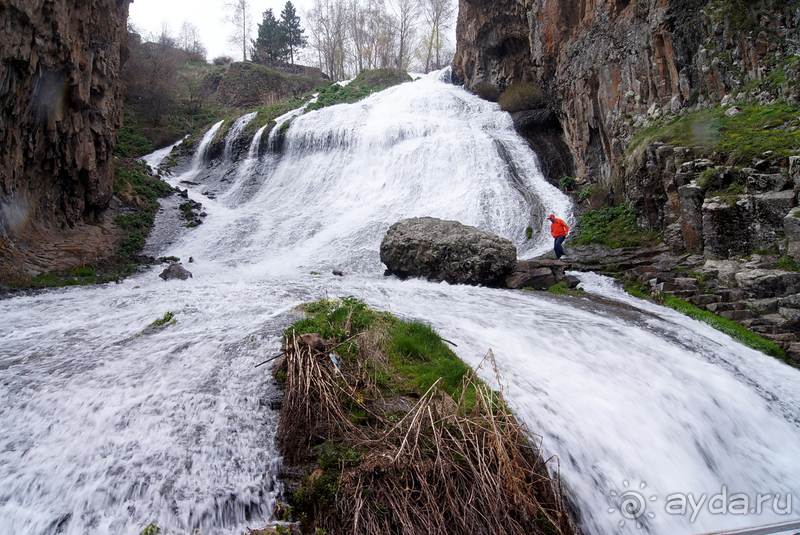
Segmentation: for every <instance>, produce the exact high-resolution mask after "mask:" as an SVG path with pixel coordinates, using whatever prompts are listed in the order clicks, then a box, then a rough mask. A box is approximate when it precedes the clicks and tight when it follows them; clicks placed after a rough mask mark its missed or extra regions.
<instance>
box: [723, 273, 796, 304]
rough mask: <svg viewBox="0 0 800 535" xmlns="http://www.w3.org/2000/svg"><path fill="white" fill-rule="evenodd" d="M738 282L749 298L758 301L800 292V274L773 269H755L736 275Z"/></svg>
mask: <svg viewBox="0 0 800 535" xmlns="http://www.w3.org/2000/svg"><path fill="white" fill-rule="evenodd" d="M736 282H737V283H739V287H740V288H741V289H742V290H743V291H744V292H745V293H747V295H748V296H750V297H754V298H756V299H761V298H765V297H785V296H788V295H791V294H796V293H798V291H800V273H797V272H794V271H779V270H772V269H753V270H747V271H740V272H739V273H737V274H736Z"/></svg>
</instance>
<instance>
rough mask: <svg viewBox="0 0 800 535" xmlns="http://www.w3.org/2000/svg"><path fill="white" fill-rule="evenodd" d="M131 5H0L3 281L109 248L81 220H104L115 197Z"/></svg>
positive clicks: (45, 1) (39, 0)
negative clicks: (122, 74) (115, 153)
mask: <svg viewBox="0 0 800 535" xmlns="http://www.w3.org/2000/svg"><path fill="white" fill-rule="evenodd" d="M129 3H130V0H87V1H83V2H69V1H67V0H27V1H20V0H0V57H1V58H2V62H0V110H2V112H0V113H2V116H0V117H1V119H0V123H2V128H0V276H3V277H4V278H8V277H9V276H13V275H14V274H17V275H18V274H19V273H20V272H27V273H28V274H33V273H36V272H38V271H41V270H42V269H55V268H59V267H67V266H69V265H75V264H77V263H80V262H85V261H87V260H92V259H93V258H92V257H96V256H102V255H103V254H108V253H109V252H110V251H111V250H113V247H112V246H110V245H109V243H108V241H109V238H108V236H105V235H104V233H103V231H102V229H101V228H99V227H91V229H89V228H86V227H87V226H86V225H84V223H83V222H84V221H85V220H98V219H101V216H102V214H103V212H104V211H105V210H106V208H107V207H108V206H109V202H110V201H111V199H112V195H113V179H114V163H113V158H112V151H113V149H114V145H115V139H116V130H117V129H118V128H119V126H120V122H121V118H122V101H121V97H120V94H121V89H120V79H119V71H120V66H121V64H122V62H124V61H125V56H126V54H127V49H126V48H125V45H124V43H125V38H124V37H125V34H126V25H127V16H128V4H129ZM92 229H94V230H92ZM80 233H83V235H81V236H78V234H80ZM54 244H55V245H54ZM59 244H60V245H59Z"/></svg>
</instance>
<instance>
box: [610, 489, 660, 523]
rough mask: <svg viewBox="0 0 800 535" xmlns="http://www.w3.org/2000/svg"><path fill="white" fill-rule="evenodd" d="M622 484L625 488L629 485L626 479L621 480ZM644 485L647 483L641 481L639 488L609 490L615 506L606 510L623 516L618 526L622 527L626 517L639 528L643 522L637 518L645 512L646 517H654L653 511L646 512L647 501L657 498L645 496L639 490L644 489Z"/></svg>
mask: <svg viewBox="0 0 800 535" xmlns="http://www.w3.org/2000/svg"><path fill="white" fill-rule="evenodd" d="M622 484H623V486H625V487H626V488H627V487H629V486H630V483H628V481H627V480H625V481H623V482H622ZM645 487H647V483H645V482H644V481H643V482H641V483H640V484H639V490H627V491H625V492H623V493H622V494H619V493H617V491H615V490H612V491H611V497H612V498H614V500H615V504H616V505H617V507H610V508H609V509H608V512H609V513H612V514H613V513H616V512H617V511H619V513H620V514H621V515H622V516H623V519H622V520H620V521H619V527H623V526H624V525H625V520H626V519H627V520H633V521H635V522H636V527H637V528H641V527H642V526H643V524H642V522H641V521H640V520H639V519H640V518H641V517H642V516H643V515H645V514H646V515H647V517H648V518H655V517H656V515H655V513H648V512H647V502H648V501H651V502H654V501H656V500H657V498H656V497H655V496H650V498H645V497H644V495H643V494H642V493H641V492H639V491H644V489H645Z"/></svg>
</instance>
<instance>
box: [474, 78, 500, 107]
mask: <svg viewBox="0 0 800 535" xmlns="http://www.w3.org/2000/svg"><path fill="white" fill-rule="evenodd" d="M474 92H475V94H476V95H478V96H479V97H481V98H482V99H483V100H488V101H489V102H497V99H498V98H500V90H499V89H498V88H497V86H496V85H494V84H492V83H489V82H483V83H480V84H478V85H476V86H475V89H474Z"/></svg>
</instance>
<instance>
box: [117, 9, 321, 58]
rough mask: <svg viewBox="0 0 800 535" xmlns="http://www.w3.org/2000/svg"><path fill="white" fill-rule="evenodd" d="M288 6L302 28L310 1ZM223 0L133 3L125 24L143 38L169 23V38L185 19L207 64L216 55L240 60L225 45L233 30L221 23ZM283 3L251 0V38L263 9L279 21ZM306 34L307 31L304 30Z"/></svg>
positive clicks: (232, 49)
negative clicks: (197, 37)
mask: <svg viewBox="0 0 800 535" xmlns="http://www.w3.org/2000/svg"><path fill="white" fill-rule="evenodd" d="M292 4H293V5H294V7H295V9H296V10H297V14H298V15H300V25H301V26H302V27H305V26H306V23H305V17H304V14H305V10H307V9H310V8H311V7H312V6H313V5H314V0H292ZM224 5H225V0H134V1H133V3H132V4H131V7H130V15H129V17H128V22H130V23H133V24H134V25H135V26H136V28H137V29H138V30H139V31H140V32H141V33H142V35H143V37H145V38H147V37H148V34H150V33H152V34H154V35H158V34H160V33H161V25H162V23H163V22H164V21H166V22H167V24H169V28H170V31H171V33H172V35H173V36H175V37H177V35H178V32H179V31H180V29H181V24H183V21H184V20H188V21H189V22H191V23H192V24H194V25H195V26H197V28H198V29H199V30H200V39H201V41H202V42H203V45H205V47H206V49H207V50H208V56H207V59H208V61H211V60H212V59H214V58H216V57H218V56H231V57H232V58H234V59H238V60H241V59H242V52H241V50H238V51H237V50H236V48H235V47H234V46H232V45H230V44H229V43H228V36H229V35H230V34H231V32H232V31H233V28H232V27H231V25H230V24H228V23H226V22H225V9H224V7H223V6H224ZM284 5H286V0H251V1H250V6H251V8H252V13H251V16H252V17H253V37H255V31H256V29H257V27H258V23H259V22H261V19H262V16H261V14H262V13H264V11H266V10H267V9H270V8H272V11H273V13H275V17H276V18H280V15H281V11H283V6H284ZM306 35H308V31H307V30H306Z"/></svg>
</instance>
